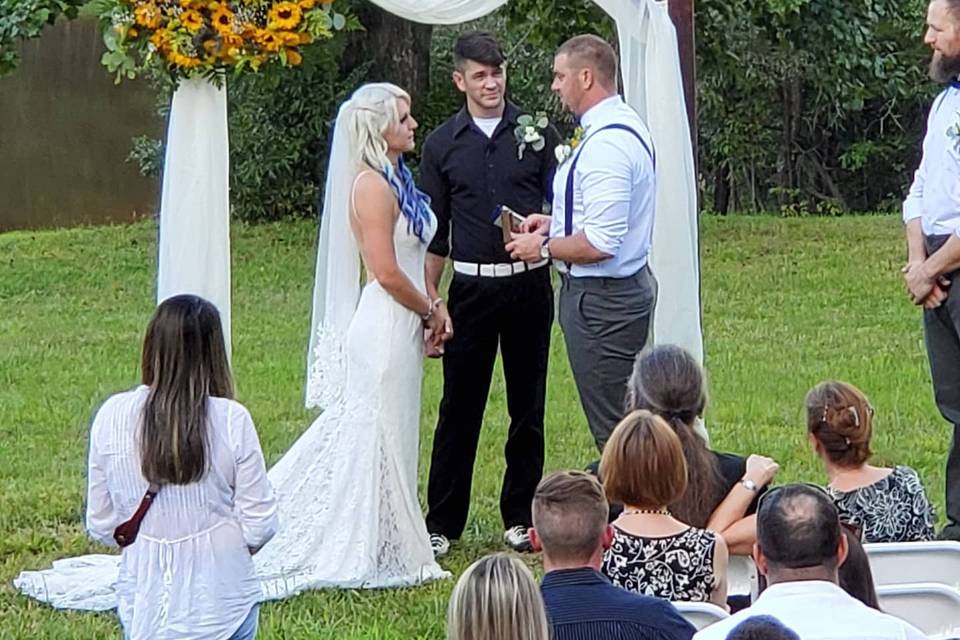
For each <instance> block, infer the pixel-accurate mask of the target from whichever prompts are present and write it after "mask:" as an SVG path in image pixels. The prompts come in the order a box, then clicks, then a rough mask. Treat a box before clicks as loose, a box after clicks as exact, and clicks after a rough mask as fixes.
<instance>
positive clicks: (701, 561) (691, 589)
mask: <svg viewBox="0 0 960 640" xmlns="http://www.w3.org/2000/svg"><path fill="white" fill-rule="evenodd" d="M600 475H601V477H603V478H604V490H605V491H606V494H607V499H608V500H610V501H614V502H619V503H621V504H623V513H621V514H620V517H618V518H617V519H616V520H615V521H614V523H613V540H612V542H611V545H610V548H609V549H607V552H606V554H605V555H604V558H603V565H602V568H601V570H602V572H603V573H604V575H606V576H607V577H608V578H610V580H611V582H613V584H615V585H617V586H619V587H623V588H624V589H627V590H628V591H634V592H636V593H641V594H644V595H649V596H655V597H657V598H663V599H665V600H681V601H694V602H697V601H699V602H706V601H709V602H713V603H714V604H716V605H719V606H721V607H726V599H727V579H726V574H727V547H726V545H725V544H724V542H723V538H721V537H720V535H718V534H717V533H714V532H713V531H708V530H706V529H699V528H697V527H691V526H690V525H688V524H686V523H684V522H681V521H680V520H678V519H677V518H674V517H673V515H672V514H671V513H670V510H669V509H668V508H667V505H669V504H673V503H674V502H675V501H676V500H677V498H678V497H680V496H681V495H683V492H684V490H685V489H686V486H687V463H686V461H685V460H684V458H683V447H682V445H681V444H680V439H679V438H678V437H677V434H676V433H675V432H674V431H673V429H671V428H670V426H669V425H668V424H667V423H666V422H664V420H663V418H661V417H659V416H655V415H654V414H652V413H650V412H649V411H634V412H633V413H631V414H630V415H628V416H627V417H626V418H624V419H623V420H622V421H621V422H620V424H618V425H617V427H616V429H614V430H613V434H612V435H611V436H610V439H609V440H608V441H607V444H606V445H605V446H604V448H603V457H602V458H601V459H600Z"/></svg>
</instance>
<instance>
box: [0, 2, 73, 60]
mask: <svg viewBox="0 0 960 640" xmlns="http://www.w3.org/2000/svg"><path fill="white" fill-rule="evenodd" d="M84 2H85V0H0V76H4V75H6V74H8V73H11V72H12V71H13V70H14V69H16V68H17V64H18V63H19V61H20V55H19V54H18V53H17V45H18V44H19V42H20V41H21V40H23V39H26V38H36V37H37V36H38V35H40V32H41V31H43V28H44V27H45V26H47V25H52V24H53V23H54V22H56V20H57V18H59V17H60V16H64V17H66V18H68V19H73V18H76V17H77V13H78V11H79V9H80V5H82V4H83V3H84Z"/></svg>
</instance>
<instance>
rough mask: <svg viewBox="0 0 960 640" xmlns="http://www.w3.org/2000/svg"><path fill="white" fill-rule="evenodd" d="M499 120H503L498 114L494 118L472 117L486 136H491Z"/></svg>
mask: <svg viewBox="0 0 960 640" xmlns="http://www.w3.org/2000/svg"><path fill="white" fill-rule="evenodd" d="M501 120H503V118H502V117H499V116H498V117H496V118H476V117H475V118H474V119H473V121H474V123H476V125H477V126H478V127H480V131H483V132H484V133H485V134H487V137H488V138H492V137H493V132H494V130H495V129H496V128H497V125H498V124H500V121H501Z"/></svg>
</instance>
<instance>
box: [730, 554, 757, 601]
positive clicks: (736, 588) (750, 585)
mask: <svg viewBox="0 0 960 640" xmlns="http://www.w3.org/2000/svg"><path fill="white" fill-rule="evenodd" d="M757 587H758V583H757V565H756V564H754V562H753V558H751V557H750V556H730V561H729V562H728V563H727V595H731V596H740V595H748V596H750V602H753V601H754V600H756V599H757Z"/></svg>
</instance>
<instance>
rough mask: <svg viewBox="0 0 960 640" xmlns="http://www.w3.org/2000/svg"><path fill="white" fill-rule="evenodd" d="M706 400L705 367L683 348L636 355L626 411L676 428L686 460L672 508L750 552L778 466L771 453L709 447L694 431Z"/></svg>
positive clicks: (734, 549)
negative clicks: (759, 510) (761, 500)
mask: <svg viewBox="0 0 960 640" xmlns="http://www.w3.org/2000/svg"><path fill="white" fill-rule="evenodd" d="M706 404H707V385H706V377H705V375H704V372H703V367H701V366H700V363H698V362H697V361H696V359H695V358H694V357H693V356H692V355H690V353H689V352H687V351H686V350H685V349H683V348H682V347H678V346H676V345H657V346H655V347H652V348H650V349H645V350H644V351H641V352H640V353H639V354H638V355H637V359H636V361H635V363H634V366H633V374H632V375H631V376H630V380H629V381H628V382H627V411H635V410H637V409H646V410H647V411H650V412H652V413H655V414H657V415H658V416H660V417H662V418H663V419H664V420H666V421H667V423H668V424H669V425H670V426H671V427H672V428H673V430H674V431H676V432H677V436H679V437H680V442H681V444H682V445H683V455H684V457H685V458H686V460H687V469H688V472H689V477H688V479H687V490H686V491H684V492H683V494H682V495H680V496H678V498H677V499H676V500H675V501H674V502H673V503H671V504H670V512H671V513H673V515H675V516H676V517H677V518H679V519H680V520H681V521H683V522H686V523H688V524H690V525H693V526H694V527H700V528H703V529H711V530H713V531H717V532H718V533H720V534H721V535H722V536H723V538H724V541H725V542H726V543H727V547H728V548H729V550H730V553H733V554H739V555H749V554H750V553H751V551H752V550H753V543H754V541H755V540H756V523H755V521H754V518H752V517H749V516H751V515H752V514H753V513H754V512H755V511H756V501H757V497H758V496H759V494H760V492H761V491H762V490H763V489H764V488H765V487H766V486H767V484H769V483H770V481H771V480H772V479H773V477H774V476H775V475H776V473H777V470H778V469H779V465H777V463H776V462H774V461H773V460H771V459H770V458H767V457H764V456H759V455H751V456H750V457H749V458H747V459H744V458H741V457H740V456H737V455H734V454H731V453H718V452H716V451H711V450H710V449H709V448H708V447H707V444H706V442H705V441H704V439H703V438H702V437H700V435H699V434H698V433H697V432H696V429H695V425H696V422H697V419H698V418H700V417H702V416H703V411H704V408H705V407H706Z"/></svg>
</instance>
